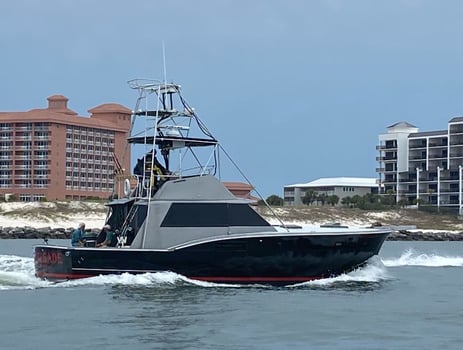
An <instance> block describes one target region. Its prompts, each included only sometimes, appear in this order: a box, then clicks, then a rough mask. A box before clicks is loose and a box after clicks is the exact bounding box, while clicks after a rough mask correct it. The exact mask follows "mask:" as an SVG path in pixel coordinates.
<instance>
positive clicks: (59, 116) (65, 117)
mask: <svg viewBox="0 0 463 350" xmlns="http://www.w3.org/2000/svg"><path fill="white" fill-rule="evenodd" d="M0 122H9V123H11V122H16V123H27V122H52V123H57V124H65V125H80V126H87V127H94V128H95V127H96V128H104V129H110V130H114V131H121V132H127V130H126V129H124V128H121V127H119V126H118V125H117V124H116V123H112V122H108V121H105V120H101V119H96V118H90V117H81V116H76V115H70V114H68V113H63V112H61V111H60V110H53V109H33V110H30V111H27V112H0Z"/></svg>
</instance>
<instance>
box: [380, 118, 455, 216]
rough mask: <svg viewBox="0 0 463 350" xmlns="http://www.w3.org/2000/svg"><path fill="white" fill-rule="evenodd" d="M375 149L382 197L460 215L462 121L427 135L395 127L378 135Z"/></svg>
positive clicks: (403, 125)
mask: <svg viewBox="0 0 463 350" xmlns="http://www.w3.org/2000/svg"><path fill="white" fill-rule="evenodd" d="M376 149H377V150H378V152H379V155H378V157H377V161H378V163H379V167H378V168H377V173H378V182H379V184H381V185H382V191H381V193H382V194H394V195H395V198H396V201H397V202H400V201H401V202H403V203H404V204H410V205H412V204H418V205H428V206H433V207H436V208H437V209H440V208H446V209H451V210H453V211H458V212H459V213H460V214H462V206H463V203H462V200H463V198H462V180H463V179H462V166H463V117H455V118H452V119H451V120H450V121H449V122H448V124H447V129H445V130H437V131H428V132H419V130H418V128H417V127H416V126H414V125H411V124H409V123H407V122H399V123H396V124H394V125H391V126H389V127H388V128H387V132H386V133H384V134H381V135H379V145H378V146H377V147H376Z"/></svg>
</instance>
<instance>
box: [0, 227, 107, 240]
mask: <svg viewBox="0 0 463 350" xmlns="http://www.w3.org/2000/svg"><path fill="white" fill-rule="evenodd" d="M73 230H74V228H73V227H70V228H66V229H65V228H51V227H39V228H34V227H29V226H25V227H0V239H2V238H4V239H15V238H18V239H43V238H48V239H70V238H71V234H72V231H73ZM87 232H92V233H95V234H98V233H99V232H100V230H99V229H91V230H87Z"/></svg>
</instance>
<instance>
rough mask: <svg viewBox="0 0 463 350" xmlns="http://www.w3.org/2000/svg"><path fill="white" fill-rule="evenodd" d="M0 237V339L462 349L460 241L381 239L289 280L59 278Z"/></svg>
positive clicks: (0, 344) (113, 345)
mask: <svg viewBox="0 0 463 350" xmlns="http://www.w3.org/2000/svg"><path fill="white" fill-rule="evenodd" d="M39 242H40V241H38V240H37V241H35V240H0V349H2V350H3V349H47V350H48V349H125V350H126V349H407V350H412V349H420V350H421V349H458V350H459V349H463V242H386V243H385V244H384V246H383V248H382V250H381V253H380V255H379V256H377V257H374V258H372V259H371V261H370V262H369V263H368V265H367V266H365V267H363V268H361V269H359V270H357V271H354V272H352V273H350V274H347V275H343V276H339V277H337V278H330V279H324V280H319V281H312V282H308V283H302V284H299V285H295V286H287V287H278V288H276V287H266V286H257V285H256V286H230V285H218V284H213V283H204V282H195V281H191V280H189V279H187V278H185V277H183V276H180V275H177V274H174V273H168V272H166V273H155V274H145V275H137V276H134V275H128V274H126V275H121V276H100V277H94V278H89V279H83V280H78V281H72V282H65V283H50V282H47V281H42V280H39V279H36V278H35V277H34V266H33V259H32V247H33V245H34V244H36V243H39Z"/></svg>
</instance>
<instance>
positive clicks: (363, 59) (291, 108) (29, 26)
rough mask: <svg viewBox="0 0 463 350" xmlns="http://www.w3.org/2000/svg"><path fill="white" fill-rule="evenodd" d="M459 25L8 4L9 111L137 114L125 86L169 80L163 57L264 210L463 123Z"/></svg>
mask: <svg viewBox="0 0 463 350" xmlns="http://www.w3.org/2000/svg"><path fill="white" fill-rule="evenodd" d="M462 15H463V2H461V1H451V0H448V1H437V0H436V1H425V0H423V1H419V0H401V1H399V0H389V1H369V0H364V1H362V0H352V1H347V0H346V1H340V0H324V1H317V0H287V1H283V0H282V1H272V0H266V1H264V0H253V1H249V0H246V1H243V0H223V1H221V0H195V1H191V0H177V1H176V0H169V1H155V0H131V1H122V0H119V1H118V0H111V1H109V0H99V1H94V0H44V1H36V0H15V1H2V2H0V33H1V35H0V62H1V65H0V86H1V93H0V111H26V110H29V109H33V108H45V107H46V105H47V101H46V98H47V97H48V96H50V95H53V94H62V95H65V96H67V97H68V98H69V102H68V107H69V108H71V109H72V110H74V111H76V112H77V113H78V114H79V115H89V113H88V110H89V109H91V108H93V107H95V106H98V105H100V104H102V103H109V102H115V103H120V104H122V105H124V106H126V107H128V108H131V109H132V108H133V107H134V106H135V99H136V93H135V92H134V91H133V90H131V89H130V88H129V87H128V85H127V81H128V80H130V79H133V78H157V79H161V80H162V79H163V78H164V68H163V49H162V45H163V43H164V45H165V52H166V56H165V58H166V71H167V76H166V78H167V80H168V81H171V82H175V83H178V84H180V85H181V86H182V88H183V96H184V97H185V98H186V100H187V101H188V102H189V104H190V105H191V106H193V107H194V108H195V110H196V112H197V113H198V115H199V116H200V118H201V119H202V120H203V122H204V123H205V124H206V125H207V126H208V128H209V130H210V131H211V132H212V133H213V134H214V135H215V137H216V138H218V139H219V140H220V141H221V144H222V145H223V147H224V148H225V150H226V151H227V153H228V154H230V155H231V156H232V158H233V160H234V161H235V162H236V163H237V164H238V165H239V167H240V169H241V170H242V171H243V172H244V173H245V174H246V176H247V178H248V179H249V180H250V181H251V183H252V185H254V186H255V187H256V189H257V191H258V193H259V194H261V195H262V196H263V197H267V196H269V195H271V194H277V195H279V196H283V187H284V186H285V185H290V184H294V183H304V182H309V181H312V180H316V179H318V178H321V177H348V176H352V177H377V174H376V168H377V166H378V164H377V162H376V156H377V155H378V154H377V151H376V145H377V144H378V135H379V134H381V133H385V132H386V128H387V127H388V126H390V125H392V124H394V123H396V122H398V121H407V122H409V123H411V124H413V125H415V126H417V127H418V128H419V129H420V131H431V130H444V129H446V128H447V123H448V121H449V120H450V119H451V118H452V117H454V116H459V115H463V98H462V97H463V79H462V78H463V77H462V75H463V69H462V68H463V40H462V38H463V25H462V21H461V18H462ZM135 156H136V155H135ZM132 158H135V157H134V156H132ZM222 174H223V176H224V178H223V180H228V181H242V178H239V177H238V176H237V175H238V174H236V176H235V173H233V172H232V171H231V170H230V171H228V170H225V171H224V172H223V173H222Z"/></svg>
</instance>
